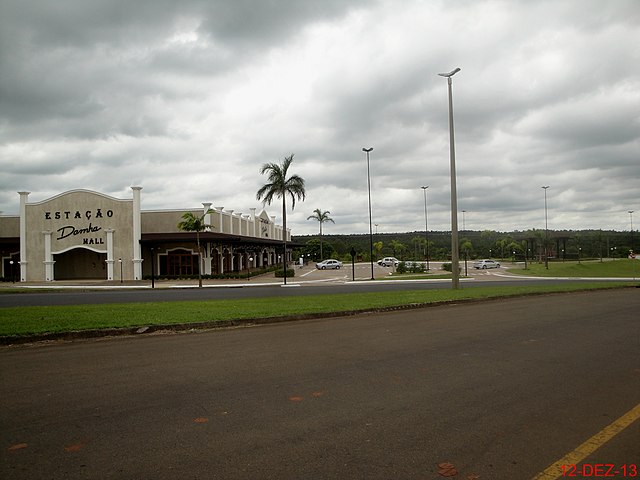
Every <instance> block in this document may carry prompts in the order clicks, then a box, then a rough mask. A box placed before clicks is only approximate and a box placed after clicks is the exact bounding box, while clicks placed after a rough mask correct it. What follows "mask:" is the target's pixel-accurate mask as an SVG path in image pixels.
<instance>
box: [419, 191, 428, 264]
mask: <svg viewBox="0 0 640 480" xmlns="http://www.w3.org/2000/svg"><path fill="white" fill-rule="evenodd" d="M420 188H421V189H422V191H423V192H424V241H425V246H426V256H427V272H428V271H429V215H428V213H427V188H429V185H427V186H426V187H420Z"/></svg>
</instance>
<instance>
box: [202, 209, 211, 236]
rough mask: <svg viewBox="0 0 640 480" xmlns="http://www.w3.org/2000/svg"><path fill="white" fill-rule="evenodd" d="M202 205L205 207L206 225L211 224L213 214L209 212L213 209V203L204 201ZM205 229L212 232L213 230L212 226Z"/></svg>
mask: <svg viewBox="0 0 640 480" xmlns="http://www.w3.org/2000/svg"><path fill="white" fill-rule="evenodd" d="M202 206H203V207H204V209H203V215H204V223H205V224H206V225H211V214H210V213H209V210H211V204H210V203H203V204H202ZM204 231H205V232H210V231H211V227H207V228H205V229H204Z"/></svg>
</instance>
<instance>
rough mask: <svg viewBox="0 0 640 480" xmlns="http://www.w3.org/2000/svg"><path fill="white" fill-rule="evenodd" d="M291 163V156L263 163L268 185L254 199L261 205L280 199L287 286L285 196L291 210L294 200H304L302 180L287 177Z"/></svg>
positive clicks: (262, 168) (295, 176)
mask: <svg viewBox="0 0 640 480" xmlns="http://www.w3.org/2000/svg"><path fill="white" fill-rule="evenodd" d="M292 162H293V154H291V155H290V156H288V157H285V159H284V160H283V161H282V163H281V164H277V163H265V164H264V165H262V167H260V174H261V175H264V174H265V173H266V174H267V175H268V179H269V183H266V184H265V185H263V186H262V188H260V190H258V193H257V194H256V198H257V199H258V200H262V203H263V204H267V203H268V204H269V205H271V202H272V201H273V199H274V198H282V239H283V241H282V244H283V245H282V246H283V256H282V266H283V269H284V283H285V285H286V284H287V202H286V198H287V195H289V196H290V197H291V210H293V209H294V208H295V206H296V199H298V200H300V199H302V200H304V198H305V193H306V192H305V189H304V179H303V178H302V177H300V176H298V175H291V176H290V177H287V174H288V171H289V167H290V166H291V163H292Z"/></svg>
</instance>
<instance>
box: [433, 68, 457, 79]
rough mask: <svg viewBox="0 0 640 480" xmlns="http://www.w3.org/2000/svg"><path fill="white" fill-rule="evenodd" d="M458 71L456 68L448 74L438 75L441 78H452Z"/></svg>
mask: <svg viewBox="0 0 640 480" xmlns="http://www.w3.org/2000/svg"><path fill="white" fill-rule="evenodd" d="M459 71H460V69H459V68H456V69H455V70H451V71H450V72H449V73H439V74H438V75H440V76H441V77H447V78H449V77H453V76H454V75H455V74H456V73H458V72H459Z"/></svg>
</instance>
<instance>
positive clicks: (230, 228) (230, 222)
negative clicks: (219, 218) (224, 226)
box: [227, 210, 233, 235]
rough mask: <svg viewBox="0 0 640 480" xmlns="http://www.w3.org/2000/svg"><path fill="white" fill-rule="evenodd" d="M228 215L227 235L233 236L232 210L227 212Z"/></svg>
mask: <svg viewBox="0 0 640 480" xmlns="http://www.w3.org/2000/svg"><path fill="white" fill-rule="evenodd" d="M227 213H228V214H229V234H230V235H233V210H227Z"/></svg>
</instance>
